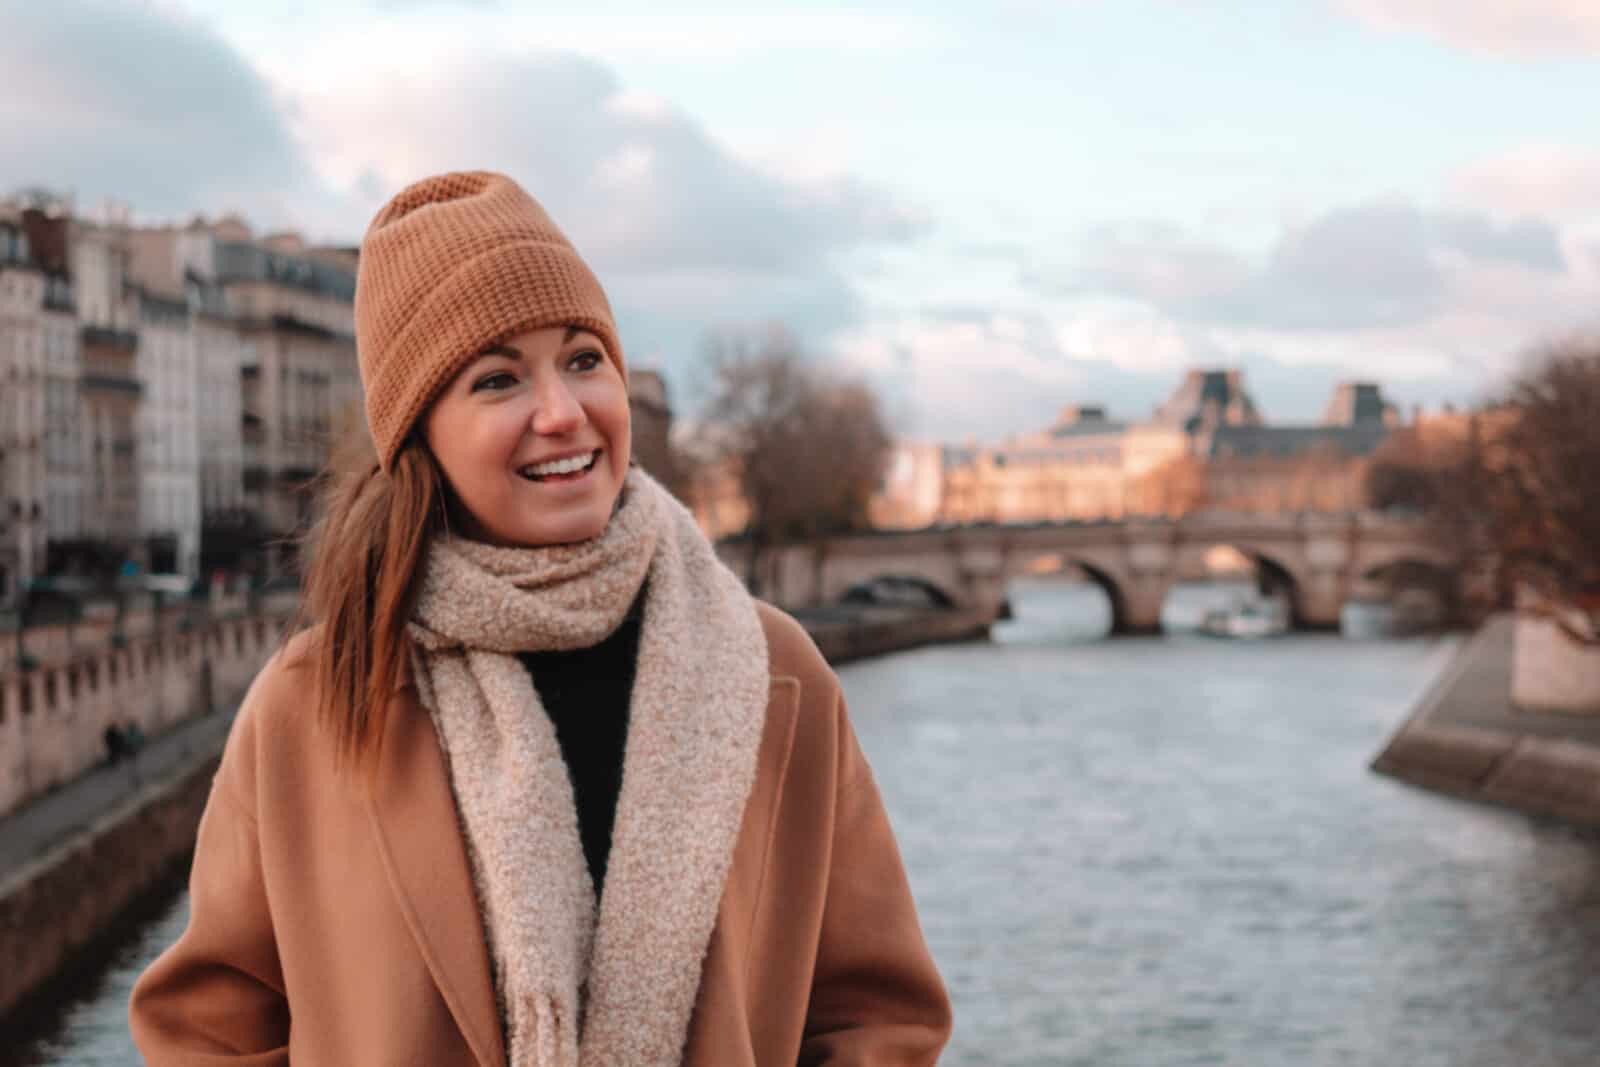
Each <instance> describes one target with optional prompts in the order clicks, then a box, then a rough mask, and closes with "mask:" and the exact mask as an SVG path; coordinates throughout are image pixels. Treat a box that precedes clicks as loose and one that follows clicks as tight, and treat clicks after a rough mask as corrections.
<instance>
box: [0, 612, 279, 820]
mask: <svg viewBox="0 0 1600 1067" xmlns="http://www.w3.org/2000/svg"><path fill="white" fill-rule="evenodd" d="M289 618H290V612H289V611H288V610H287V609H286V608H285V606H284V604H283V603H281V602H279V603H264V604H262V605H260V606H259V608H258V610H257V611H256V612H255V613H252V614H245V615H235V616H232V617H226V618H222V617H216V616H212V617H210V618H204V619H200V620H191V621H190V622H189V624H188V625H187V627H186V628H185V627H183V626H177V625H172V626H168V625H164V624H163V623H162V620H152V621H153V622H154V623H155V625H153V626H151V627H150V628H148V629H146V628H143V627H139V628H138V629H139V630H140V631H142V632H137V633H125V635H124V637H123V638H122V640H121V643H120V647H118V646H117V645H114V644H111V643H107V644H104V645H101V646H99V647H94V648H89V649H84V648H83V647H82V646H79V645H78V644H77V642H76V641H74V642H73V644H72V646H71V648H69V649H67V650H66V655H65V656H49V655H45V656H40V657H39V659H40V665H39V666H36V667H34V668H33V669H31V670H17V669H15V668H14V667H12V668H10V669H0V817H3V816H5V815H6V814H8V813H10V812H12V811H15V810H16V809H17V808H19V807H21V806H22V805H23V804H25V803H27V802H28V801H29V800H31V799H33V798H34V797H37V796H39V795H40V794H42V793H45V792H47V791H49V790H50V789H52V788H54V787H56V786H58V785H61V784H63V783H65V782H68V781H71V780H72V779H74V778H76V777H78V776H79V775H81V774H82V773H84V772H85V771H87V770H89V769H91V768H92V767H94V766H95V765H97V764H99V763H101V762H103V761H104V760H105V759H106V758H107V757H108V755H109V750H108V747H107V740H106V731H107V729H108V728H109V727H113V726H115V727H118V728H119V729H122V730H127V729H129V728H130V727H134V726H137V727H138V729H139V731H140V732H142V733H143V734H144V735H145V736H146V737H150V738H153V737H155V736H156V735H158V734H160V733H162V732H164V731H165V730H167V729H169V728H170V727H172V726H173V725H174V724H176V723H178V722H180V721H182V720H184V719H186V718H189V717H190V716H193V715H202V714H205V713H207V712H209V711H211V710H214V709H217V708H222V707H225V706H227V705H228V704H230V703H232V702H234V701H236V700H237V699H238V698H239V697H241V696H242V695H243V693H244V690H245V689H246V688H247V687H248V686H249V684H250V681H251V679H252V678H254V677H255V674H256V672H257V671H258V670H259V669H260V668H261V665H262V664H263V663H265V662H266V660H267V658H268V657H269V656H270V655H271V654H272V652H273V651H274V650H275V649H276V648H277V647H278V644H279V641H280V639H281V636H282V631H283V627H284V626H285V625H286V624H287V622H288V619H289ZM41 651H43V650H42V649H41ZM29 652H30V654H33V646H32V645H30V646H29Z"/></svg>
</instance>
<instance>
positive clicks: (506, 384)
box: [472, 370, 517, 393]
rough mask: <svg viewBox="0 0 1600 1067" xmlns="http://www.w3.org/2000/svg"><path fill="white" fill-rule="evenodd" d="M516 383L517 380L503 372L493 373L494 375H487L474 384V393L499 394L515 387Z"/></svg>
mask: <svg viewBox="0 0 1600 1067" xmlns="http://www.w3.org/2000/svg"><path fill="white" fill-rule="evenodd" d="M516 382H517V380H516V378H514V377H512V376H511V375H510V374H507V373H506V372H505V371H503V370H497V371H493V372H492V373H489V374H485V375H484V376H483V377H482V378H479V379H478V380H477V381H475V382H473V383H472V391H473V392H474V393H480V392H499V391H500V390H502V389H509V388H510V387H511V386H513V385H515V384H516Z"/></svg>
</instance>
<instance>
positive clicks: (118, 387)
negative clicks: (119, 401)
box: [79, 370, 144, 396]
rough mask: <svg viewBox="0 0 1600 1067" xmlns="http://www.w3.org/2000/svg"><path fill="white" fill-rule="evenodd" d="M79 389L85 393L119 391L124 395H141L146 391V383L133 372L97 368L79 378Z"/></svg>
mask: <svg viewBox="0 0 1600 1067" xmlns="http://www.w3.org/2000/svg"><path fill="white" fill-rule="evenodd" d="M79 382H80V384H79V389H80V390H82V391H83V392H85V393H119V394H122V395H124V396H139V395H140V394H142V393H143V392H144V383H142V382H140V381H139V379H137V378H135V377H134V376H133V375H132V374H118V373H115V372H113V371H107V370H95V371H91V372H90V373H88V374H85V375H84V376H83V377H82V378H81V379H79Z"/></svg>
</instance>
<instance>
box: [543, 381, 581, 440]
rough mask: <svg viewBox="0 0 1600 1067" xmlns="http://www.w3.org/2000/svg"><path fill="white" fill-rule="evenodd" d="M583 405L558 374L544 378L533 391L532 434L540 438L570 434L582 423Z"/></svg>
mask: <svg viewBox="0 0 1600 1067" xmlns="http://www.w3.org/2000/svg"><path fill="white" fill-rule="evenodd" d="M584 419H585V415H584V413H583V405H582V404H580V403H578V398H577V397H575V396H573V395H572V390H571V389H569V388H567V383H566V381H565V380H564V379H563V378H562V376H561V375H559V374H552V375H548V376H545V378H544V380H543V381H541V382H540V383H539V384H538V387H537V388H536V389H535V390H534V401H533V420H532V425H533V432H534V433H536V434H540V435H541V436H555V435H560V434H566V433H571V432H572V431H573V430H576V429H577V428H578V427H579V426H582V425H583V423H584Z"/></svg>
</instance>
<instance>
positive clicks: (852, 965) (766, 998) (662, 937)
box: [131, 173, 949, 1067]
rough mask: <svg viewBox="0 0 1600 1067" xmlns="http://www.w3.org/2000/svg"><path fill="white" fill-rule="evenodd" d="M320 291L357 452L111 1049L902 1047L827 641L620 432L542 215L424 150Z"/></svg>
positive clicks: (579, 289)
mask: <svg viewBox="0 0 1600 1067" xmlns="http://www.w3.org/2000/svg"><path fill="white" fill-rule="evenodd" d="M355 310H356V342H357V350H358V357H359V361H360V365H361V376H362V382H363V385H364V387H365V390H366V411H367V423H368V428H369V430H370V437H371V442H372V444H374V445H375V446H376V455H375V457H373V456H369V458H368V460H367V462H366V463H365V464H362V465H359V466H357V467H355V468H354V469H353V470H352V471H350V472H348V473H346V474H345V475H344V476H342V477H340V478H338V479H336V480H335V481H334V482H333V483H332V489H331V492H330V494H329V499H328V501H327V507H326V513H325V516H324V518H323V521H322V523H321V526H320V530H319V533H318V537H317V539H316V542H315V547H314V551H313V554H312V557H311V561H310V564H309V567H308V570H307V574H306V590H305V608H304V610H303V614H304V615H306V616H307V617H308V618H312V619H315V620H317V624H316V625H314V626H310V627H308V628H305V629H304V630H303V631H302V632H300V633H299V634H297V635H296V636H295V637H294V638H293V639H291V640H290V641H289V642H288V643H287V646H286V647H285V649H284V650H283V651H281V652H280V653H279V654H278V655H277V656H275V657H274V658H273V660H272V661H271V662H270V663H268V664H267V666H266V667H265V668H263V670H262V672H261V674H260V675H259V676H258V678H257V679H256V681H255V683H254V685H253V686H252V687H251V690H250V693H249V694H248V695H247V696H246V698H245V701H244V705H243V707H242V708H241V709H240V712H239V716H238V719H237V720H236V721H235V723H234V726H233V731H232V734H231V736H230V738H229V741H228V745H227V749H226V751H225V753H224V755H223V758H222V763H221V766H220V768H219V770H218V772H217V776H216V781H215V784H214V786H213V789H212V794H211V799H210V801H209V803H208V805H207V809H206V813H205V816H204V818H203V820H202V822H201V826H200V833H199V840H198V843H197V846H196V852H195V859H194V869H193V873H192V876H191V886H190V897H191V913H190V921H189V927H188V929H187V930H186V931H185V932H184V934H183V936H182V937H181V938H180V939H179V940H178V942H177V943H176V944H174V945H173V946H172V947H171V948H170V949H168V950H167V952H166V953H165V954H163V955H162V956H161V958H160V959H158V960H157V961H156V962H155V963H154V964H152V965H151V967H150V969H149V970H148V971H147V972H146V973H145V974H144V975H143V976H142V978H141V979H140V981H139V983H138V985H137V987H136V988H135V990H134V993H133V999H132V1005H131V1016H132V1026H133V1033H134V1037H135V1040H136V1042H137V1043H138V1045H139V1047H140V1049H141V1050H142V1052H143V1053H144V1055H145V1057H146V1060H147V1062H148V1063H150V1064H151V1065H152V1067H165V1065H169V1064H174V1065H176V1064H184V1065H190V1064H196V1065H197V1064H223V1063H228V1064H285V1063H290V1062H292V1063H293V1064H295V1065H296V1067H314V1065H318V1064H328V1065H340V1067H349V1065H358V1064H373V1065H391V1064H428V1065H445V1064H477V1065H480V1067H502V1065H507V1064H509V1065H510V1067H531V1065H540V1067H545V1065H554V1064H615V1065H619V1067H620V1065H627V1067H643V1065H650V1064H663V1065H665V1064H677V1063H688V1064H694V1065H706V1067H710V1065H716V1067H737V1065H741V1064H763V1065H765V1064H796V1063H806V1064H821V1063H838V1064H846V1063H848V1064H862V1065H866V1064H925V1063H932V1062H933V1061H934V1060H935V1058H936V1057H937V1055H938V1051H939V1049H940V1047H941V1046H942V1045H943V1043H944V1041H945V1039H946V1037H947V1034H948V1029H949V1007H948V1003H947V1001H946V998H945V994H944V990H943V988H942V986H941V984H940V981H939V977H938V974H937V972H936V971H935V969H934V967H933V963H932V960H931V959H930V958H929V955H928V952H927V949H926V946H925V944H924V942H923V938H922V935H921V932H920V929H919V927H918V924H917V919H916V915H915V912H914V910H913V906H912V901H911V896H910V893H909V891H908V889H907V886H906V880H905V876H904V873H903V871H902V869H901V864H900V860H899V857H898V854H897V852H896V849H895V844H894V839H893V836H892V834H891V832H890V829H889V824H888V822H887V820H886V818H885V816H884V812H883V807H882V805H881V803H880V801H879V798H878V793H877V790H876V787H875V786H874V784H873V780H872V775H871V772H870V770H869V769H868V767H867V765H866V762H865V760H864V759H863V757H862V754H861V751H860V749H859V748H858V747H857V744H856V741H855V738H854V735H853V734H852V733H851V730H850V725H849V721H848V719H847V717H846V714H845V709H844V702H843V699H842V697H841V695H840V691H839V684H838V680H837V679H836V678H835V677H834V675H833V673H832V672H831V671H830V670H829V668H828V667H827V665H826V664H825V663H824V662H823V660H822V659H821V657H820V656H819V655H818V653H817V651H816V648H815V646H814V645H813V644H812V643H811V641H810V640H809V638H808V637H807V636H806V634H805V633H804V631H803V630H801V629H800V627H799V626H797V625H796V624H795V623H794V622H793V621H792V620H790V619H789V618H788V617H787V616H785V615H783V614H781V613H780V612H778V611H776V610H774V609H772V608H770V607H768V606H766V605H764V604H758V603H756V602H755V601H753V600H752V599H751V598H750V597H749V596H748V595H747V594H746V593H745V591H744V589H743V588H742V586H741V585H740V584H739V583H738V581H737V580H736V579H735V578H734V577H733V575H732V574H731V573H730V572H729V571H728V570H727V569H726V568H724V567H723V566H722V565H721V564H720V563H719V562H718V561H717V559H716V557H715V555H714V554H713V552H712V550H711V548H710V546H709V545H708V544H707V543H706V541H705V539H704V537H703V536H702V535H701V534H700V532H699V531H698V529H697V528H696V527H695V525H694V523H693V521H692V520H691V519H690V517H689V516H688V514H687V513H686V512H685V511H684V510H683V508H682V507H681V506H679V505H678V504H677V503H676V502H675V501H673V500H672V498H671V497H670V496H668V495H667V494H666V493H665V492H664V491H663V490H662V489H661V488H660V487H659V486H658V485H657V484H656V483H655V482H654V481H652V480H651V479H650V478H648V477H647V476H646V475H645V474H644V473H643V472H641V471H639V470H637V469H634V468H632V467H631V465H630V460H629V444H630V442H629V416H628V401H627V391H626V371H625V367H624V364H623V359H622V349H621V347H620V345H619V344H618V342H617V337H616V330H615V327H614V325H613V323H612V316H611V310H610V307H609V305H608V304H607V302H606V298H605V295H604V293H603V292H602V291H601V288H600V285H599V283H598V282H597V281H596V280H595V278H594V276H593V275H592V274H591V273H590V271H589V270H588V268H587V267H586V266H585V265H584V264H583V262H582V261H581V260H580V259H579V258H578V255H577V253H576V252H575V251H574V250H573V248H572V246H571V245H570V244H569V243H568V242H567V241H566V239H565V238H564V237H563V236H562V235H561V233H560V231H559V230H557V229H556V227H555V226H554V225H553V224H552V223H551V222H550V220H549V219H548V217H547V216H546V215H545V213H544V211H543V210H542V209H541V208H540V207H539V205H538V204H537V203H535V202H534V201H533V199H532V198H530V197H529V196H528V195H527V194H526V193H525V192H523V191H522V190H521V189H520V188H519V187H518V186H517V185H516V184H515V183H513V182H512V181H510V180H509V179H507V178H505V177H503V176H500V175H495V174H487V173H467V174H447V175H442V176H439V177H436V178H431V179H428V180H425V181H422V182H419V183H417V184H415V185H413V186H410V187H409V188H407V189H405V190H404V191H402V192H401V193H400V194H399V195H397V196H396V197H395V198H394V199H393V200H392V201H391V202H390V203H389V204H388V205H387V206H385V207H384V208H383V209H382V210H381V211H380V212H379V214H378V215H377V217H376V218H375V219H374V221H373V223H372V226H371V228H370V229H369V230H368V232H367V236H366V238H365V241H364V242H363V245H362V253H361V265H360V274H359V277H358V281H357V287H356V309H355Z"/></svg>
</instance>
